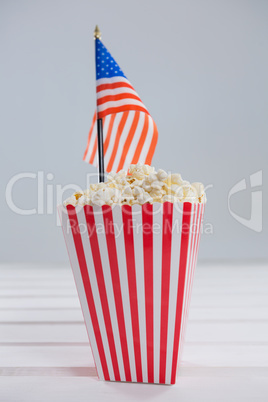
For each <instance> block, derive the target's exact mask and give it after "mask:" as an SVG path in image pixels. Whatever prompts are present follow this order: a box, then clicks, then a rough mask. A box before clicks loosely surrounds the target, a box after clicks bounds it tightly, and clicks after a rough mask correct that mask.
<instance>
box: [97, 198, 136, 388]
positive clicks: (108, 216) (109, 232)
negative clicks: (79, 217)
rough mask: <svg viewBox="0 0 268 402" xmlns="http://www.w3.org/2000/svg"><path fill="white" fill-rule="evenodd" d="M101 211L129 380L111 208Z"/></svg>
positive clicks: (104, 206) (127, 372) (106, 207)
mask: <svg viewBox="0 0 268 402" xmlns="http://www.w3.org/2000/svg"><path fill="white" fill-rule="evenodd" d="M102 212H103V222H104V228H105V235H106V242H107V249H108V256H109V262H110V271H111V278H112V285H113V291H114V300H115V307H116V315H117V321H118V328H119V336H120V342H121V349H122V355H123V361H124V368H125V375H126V381H131V372H130V364H129V355H128V346H127V336H126V327H125V318H124V310H123V301H122V293H121V286H120V277H119V269H118V260H117V251H116V243H115V237H114V230H113V224H114V222H113V213H112V208H111V207H110V206H109V205H103V207H102Z"/></svg>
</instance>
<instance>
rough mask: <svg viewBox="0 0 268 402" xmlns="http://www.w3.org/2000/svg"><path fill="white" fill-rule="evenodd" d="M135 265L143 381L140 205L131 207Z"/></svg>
mask: <svg viewBox="0 0 268 402" xmlns="http://www.w3.org/2000/svg"><path fill="white" fill-rule="evenodd" d="M132 218H133V222H134V223H135V224H134V225H133V236H134V251H135V266H136V280H137V297H138V312H139V326H140V342H141V365H142V374H143V375H142V377H143V382H148V370H147V344H146V319H145V290H144V262H143V236H142V207H141V205H133V207H132Z"/></svg>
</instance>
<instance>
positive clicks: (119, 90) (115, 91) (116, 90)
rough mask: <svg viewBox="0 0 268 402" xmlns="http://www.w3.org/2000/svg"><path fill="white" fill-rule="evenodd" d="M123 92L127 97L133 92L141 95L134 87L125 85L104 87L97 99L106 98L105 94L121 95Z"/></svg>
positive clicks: (98, 93)
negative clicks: (110, 87) (121, 86)
mask: <svg viewBox="0 0 268 402" xmlns="http://www.w3.org/2000/svg"><path fill="white" fill-rule="evenodd" d="M121 94H122V95H123V94H126V97H127V94H133V95H136V96H139V95H138V94H137V92H136V91H135V90H134V89H131V88H128V87H123V88H113V89H104V90H103V91H100V92H97V99H101V98H104V96H109V95H121Z"/></svg>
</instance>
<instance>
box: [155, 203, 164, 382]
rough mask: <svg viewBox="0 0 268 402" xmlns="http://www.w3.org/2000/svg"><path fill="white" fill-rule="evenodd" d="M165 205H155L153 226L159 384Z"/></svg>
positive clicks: (156, 349) (156, 368) (156, 375)
mask: <svg viewBox="0 0 268 402" xmlns="http://www.w3.org/2000/svg"><path fill="white" fill-rule="evenodd" d="M162 211H163V204H160V203H158V202H156V203H154V204H153V224H154V227H155V228H156V230H154V231H153V247H154V254H153V265H154V276H153V282H154V284H153V295H154V320H153V321H154V382H155V383H158V382H159V365H160V325H161V283H162V230H159V229H157V228H161V227H162V221H163V213H162Z"/></svg>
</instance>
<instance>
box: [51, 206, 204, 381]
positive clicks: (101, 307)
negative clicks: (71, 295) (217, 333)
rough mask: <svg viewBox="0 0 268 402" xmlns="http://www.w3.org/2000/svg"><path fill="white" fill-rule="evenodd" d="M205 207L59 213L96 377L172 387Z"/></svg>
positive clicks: (89, 209) (111, 208)
mask: <svg viewBox="0 0 268 402" xmlns="http://www.w3.org/2000/svg"><path fill="white" fill-rule="evenodd" d="M203 212H204V204H199V203H189V202H185V203H174V204H173V203H170V202H165V203H163V204H161V203H154V204H144V205H133V206H129V205H122V206H119V205H114V206H108V205H104V206H103V207H96V206H94V207H92V206H89V205H86V206H84V207H79V206H77V207H73V206H71V205H68V206H67V207H63V206H60V207H59V213H60V216H61V222H62V227H63V232H64V237H65V240H66V245H67V249H68V252H69V257H70V261H71V265H72V269H73V274H74V278H75V282H76V286H77V291H78V295H79V298H80V303H81V307H82V310H83V314H84V320H85V324H86V327H87V331H88V336H89V340H90V344H91V348H92V352H93V356H94V360H95V364H96V369H97V372H98V376H99V378H100V379H102V380H107V381H131V382H144V383H156V384H174V383H175V381H176V372H177V367H178V362H179V360H180V355H181V349H182V344H183V338H184V333H185V327H186V321H187V315H188V310H189V303H190V296H191V289H192V282H193V275H194V269H195V265H196V259H197V253H198V246H199V239H200V232H201V225H202V219H203Z"/></svg>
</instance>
